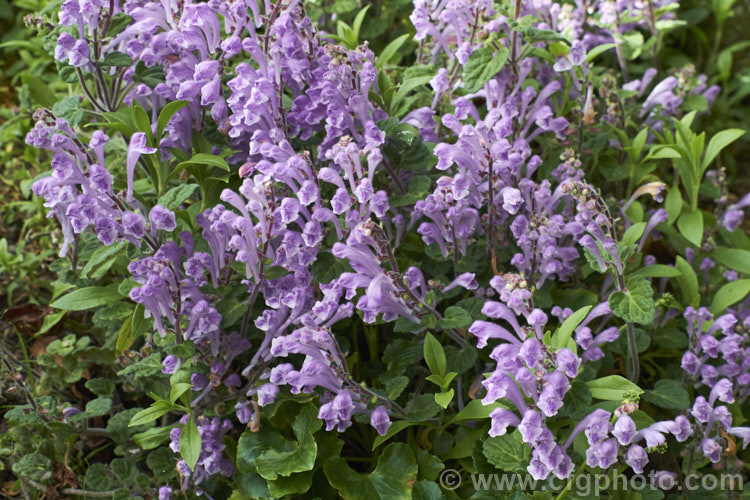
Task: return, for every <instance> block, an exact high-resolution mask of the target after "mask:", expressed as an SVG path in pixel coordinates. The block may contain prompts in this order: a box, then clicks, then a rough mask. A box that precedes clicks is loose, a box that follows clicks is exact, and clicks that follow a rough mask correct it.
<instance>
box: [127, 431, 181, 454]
mask: <svg viewBox="0 0 750 500" xmlns="http://www.w3.org/2000/svg"><path fill="white" fill-rule="evenodd" d="M171 431H172V427H152V428H151V429H148V430H146V431H144V432H140V433H138V434H133V442H134V443H135V444H137V445H138V446H140V447H141V449H143V450H152V449H154V448H156V447H157V446H161V444H162V443H164V442H165V441H167V440H169V433H170V432H171Z"/></svg>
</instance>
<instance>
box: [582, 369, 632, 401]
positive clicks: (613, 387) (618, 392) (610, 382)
mask: <svg viewBox="0 0 750 500" xmlns="http://www.w3.org/2000/svg"><path fill="white" fill-rule="evenodd" d="M586 385H587V386H588V387H589V390H590V391H591V397H593V398H596V399H602V400H605V401H622V400H623V399H625V396H626V395H627V393H629V392H635V393H636V394H643V390H642V389H641V388H640V387H638V386H637V385H635V384H634V383H633V382H631V381H630V380H628V379H626V378H623V377H621V376H619V375H610V376H608V377H603V378H598V379H596V380H590V381H588V382H586Z"/></svg>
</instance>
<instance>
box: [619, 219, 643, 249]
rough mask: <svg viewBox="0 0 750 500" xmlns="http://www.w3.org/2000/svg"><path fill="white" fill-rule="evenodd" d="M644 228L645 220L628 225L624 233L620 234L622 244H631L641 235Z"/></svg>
mask: <svg viewBox="0 0 750 500" xmlns="http://www.w3.org/2000/svg"><path fill="white" fill-rule="evenodd" d="M645 229H646V223H645V222H639V223H637V224H633V225H632V226H630V227H629V228H628V229H627V231H625V234H623V235H622V244H623V245H625V246H629V245H633V244H635V243H636V242H637V241H638V238H640V237H641V236H642V235H643V231H644V230H645Z"/></svg>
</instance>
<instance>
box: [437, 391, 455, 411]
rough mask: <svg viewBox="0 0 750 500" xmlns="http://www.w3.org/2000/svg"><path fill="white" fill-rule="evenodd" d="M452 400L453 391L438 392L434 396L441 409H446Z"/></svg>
mask: <svg viewBox="0 0 750 500" xmlns="http://www.w3.org/2000/svg"><path fill="white" fill-rule="evenodd" d="M452 400H453V389H448V390H447V391H445V392H440V393H436V394H435V402H436V403H437V404H439V405H440V406H442V407H443V409H445V408H448V405H449V404H450V403H451V401H452Z"/></svg>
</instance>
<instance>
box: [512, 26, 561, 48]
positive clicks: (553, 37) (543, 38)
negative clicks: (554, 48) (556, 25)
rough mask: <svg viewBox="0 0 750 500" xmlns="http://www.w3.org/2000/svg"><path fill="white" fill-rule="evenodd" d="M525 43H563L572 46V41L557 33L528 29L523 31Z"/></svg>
mask: <svg viewBox="0 0 750 500" xmlns="http://www.w3.org/2000/svg"><path fill="white" fill-rule="evenodd" d="M522 33H523V41H524V42H525V43H537V42H563V43H566V44H568V45H570V41H569V40H568V39H567V38H565V37H564V36H562V35H561V34H560V33H558V32H557V31H552V30H542V29H539V28H526V29H525V30H522Z"/></svg>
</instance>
